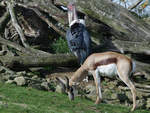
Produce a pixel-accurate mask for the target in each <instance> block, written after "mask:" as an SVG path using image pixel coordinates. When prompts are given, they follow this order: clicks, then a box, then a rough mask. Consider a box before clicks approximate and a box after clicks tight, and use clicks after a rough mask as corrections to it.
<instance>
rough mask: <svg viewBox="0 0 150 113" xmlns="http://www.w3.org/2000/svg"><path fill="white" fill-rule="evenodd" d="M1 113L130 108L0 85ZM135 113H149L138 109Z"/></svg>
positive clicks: (124, 111) (98, 112) (125, 112)
mask: <svg viewBox="0 0 150 113" xmlns="http://www.w3.org/2000/svg"><path fill="white" fill-rule="evenodd" d="M0 113H130V108H128V107H124V106H118V105H108V104H99V105H94V102H93V101H90V100H87V99H84V98H80V97H76V99H75V100H74V101H69V100H68V98H67V95H63V94H59V93H55V92H46V91H39V90H36V89H32V88H26V87H18V86H16V85H10V84H3V83H0ZM133 113H149V111H148V110H147V111H146V110H142V109H137V110H135V111H134V112H133Z"/></svg>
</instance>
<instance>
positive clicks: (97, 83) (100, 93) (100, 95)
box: [90, 70, 102, 104]
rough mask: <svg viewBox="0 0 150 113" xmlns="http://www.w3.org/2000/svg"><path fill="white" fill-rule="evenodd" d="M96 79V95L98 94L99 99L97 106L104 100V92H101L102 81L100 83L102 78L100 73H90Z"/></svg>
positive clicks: (97, 99) (96, 102)
mask: <svg viewBox="0 0 150 113" xmlns="http://www.w3.org/2000/svg"><path fill="white" fill-rule="evenodd" d="M90 72H91V73H92V75H93V77H94V81H95V85H96V94H97V98H96V101H95V104H99V103H100V102H101V100H102V92H101V83H100V82H101V81H100V76H99V72H98V71H97V70H96V71H90Z"/></svg>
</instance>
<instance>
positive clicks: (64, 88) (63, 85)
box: [56, 77, 66, 92]
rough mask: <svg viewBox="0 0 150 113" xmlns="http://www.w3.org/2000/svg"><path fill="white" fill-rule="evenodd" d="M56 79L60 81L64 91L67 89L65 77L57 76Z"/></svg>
mask: <svg viewBox="0 0 150 113" xmlns="http://www.w3.org/2000/svg"><path fill="white" fill-rule="evenodd" d="M56 80H57V81H58V82H59V83H60V86H61V87H62V90H63V92H65V91H66V83H65V81H64V80H63V79H61V78H58V77H56Z"/></svg>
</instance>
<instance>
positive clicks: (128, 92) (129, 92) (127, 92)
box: [125, 91, 133, 101]
mask: <svg viewBox="0 0 150 113" xmlns="http://www.w3.org/2000/svg"><path fill="white" fill-rule="evenodd" d="M125 95H126V96H127V97H128V99H129V100H130V101H132V100H133V98H132V93H131V91H126V92H125Z"/></svg>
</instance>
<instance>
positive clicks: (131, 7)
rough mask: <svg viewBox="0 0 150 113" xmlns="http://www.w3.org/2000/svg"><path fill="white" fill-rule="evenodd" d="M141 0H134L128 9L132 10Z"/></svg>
mask: <svg viewBox="0 0 150 113" xmlns="http://www.w3.org/2000/svg"><path fill="white" fill-rule="evenodd" d="M142 1H143V0H138V1H136V2H135V3H134V4H133V5H132V6H130V7H129V8H128V9H129V10H132V9H134V8H136V7H137V6H138V5H139V4H140V3H141V2H142Z"/></svg>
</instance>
